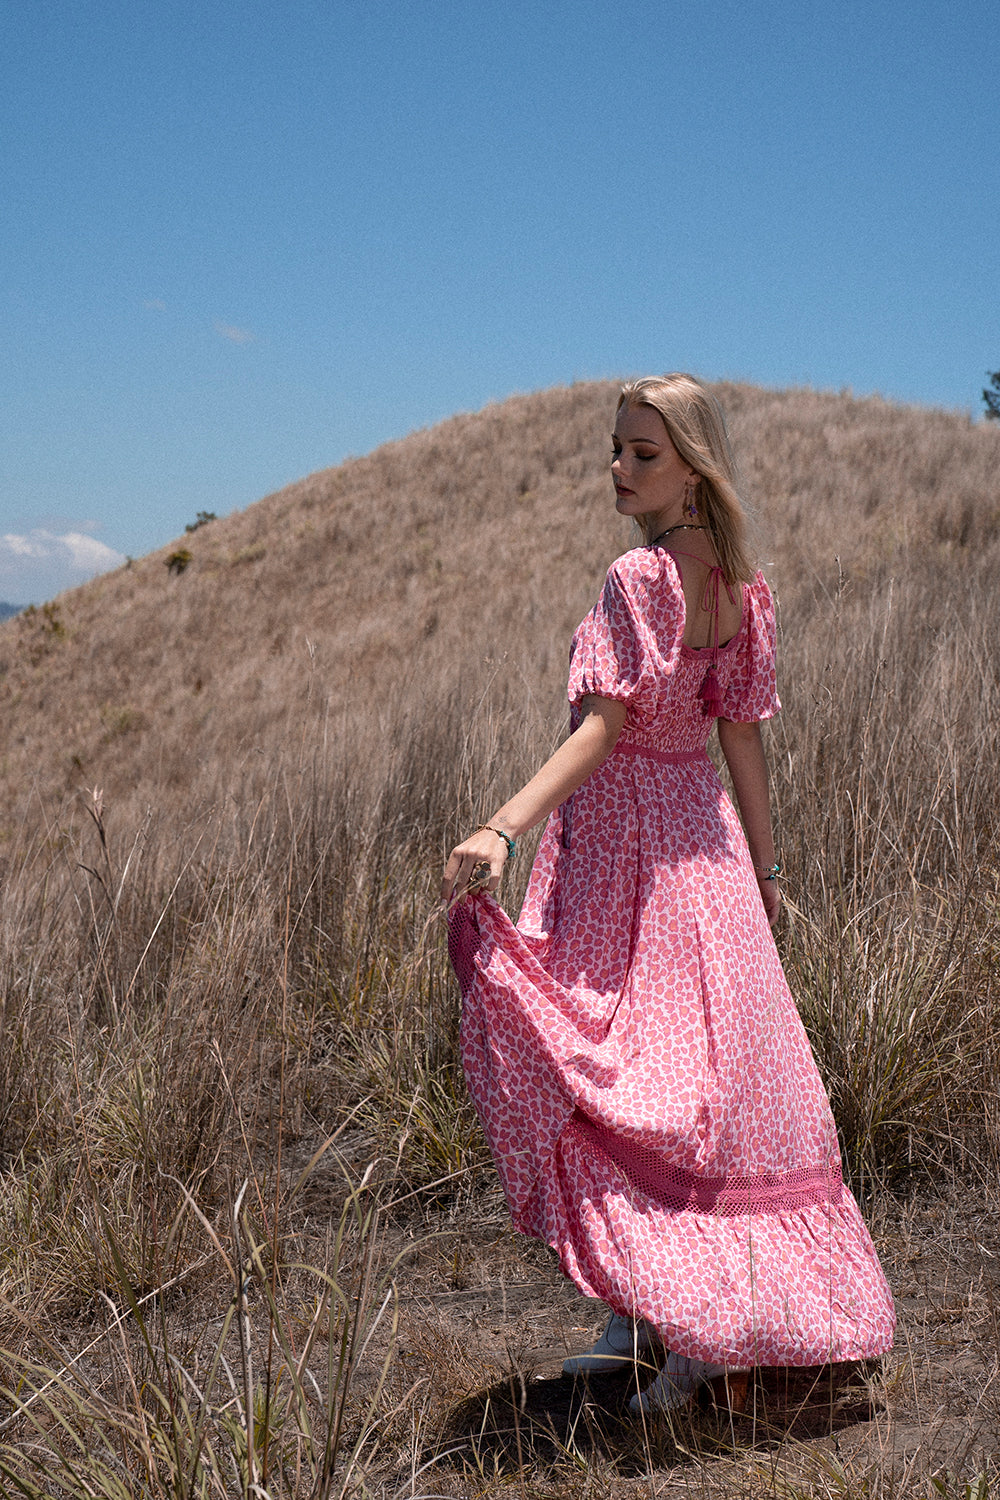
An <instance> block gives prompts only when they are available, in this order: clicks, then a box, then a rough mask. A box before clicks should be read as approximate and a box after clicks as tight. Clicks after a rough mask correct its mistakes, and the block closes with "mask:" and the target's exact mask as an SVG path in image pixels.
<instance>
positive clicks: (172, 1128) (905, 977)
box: [0, 384, 1000, 1500]
mask: <svg viewBox="0 0 1000 1500" xmlns="http://www.w3.org/2000/svg"><path fill="white" fill-rule="evenodd" d="M615 390H616V388H615V387H614V386H613V385H611V384H581V385H575V386H572V387H569V388H565V389H554V390H550V391H545V392H541V393H539V394H536V395H532V396H521V397H516V398H514V399H512V400H510V401H507V402H505V403H503V404H501V405H496V406H491V407H488V408H487V409H485V410H484V411H482V412H480V413H477V414H474V415H464V416H458V417H455V418H453V419H451V420H450V421H448V422H445V423H442V424H441V425H440V426H438V427H436V428H433V429H431V430H428V431H426V432H419V433H414V434H413V435H411V436H410V437H407V438H405V439H403V440H402V441H400V442H396V443H391V444H388V445H386V446H385V447H383V448H381V449H379V450H378V451H377V452H375V453H373V454H371V455H369V456H368V457H365V458H358V459H352V460H349V461H348V462H346V463H344V464H342V465H340V466H339V467H338V468H336V469H331V470H328V471H325V472H323V473H319V474H315V475H312V476H311V477H309V478H308V479H304V480H302V481H301V482H299V483H298V484H295V485H292V486H291V487H289V488H288V489H286V490H284V491H282V492H280V493H279V494H276V495H272V496H269V497H267V498H266V499H264V500H262V501H260V502H259V503H258V504H257V505H254V506H251V507H250V508H249V509H248V510H247V511H245V512H243V513H241V514H236V515H232V516H230V517H228V518H226V519H224V520H220V521H213V522H211V523H210V524H208V525H206V526H204V527H201V528H200V529H198V530H197V531H195V532H193V533H192V534H191V535H190V536H186V537H185V538H183V539H181V540H179V541H178V542H177V543H175V544H173V545H172V546H171V547H169V548H166V549H164V550H163V551H161V552H159V553H155V554H152V555H151V556H149V557H146V558H143V559H140V560H137V561H135V562H133V563H130V564H129V565H128V566H127V567H125V568H123V569H121V570H119V571H118V572H116V573H114V574H110V575H106V576H105V577H103V578H100V579H98V580H96V581H95V582H94V583H92V584H90V585H88V586H86V587H85V588H82V589H77V590H75V591H73V592H72V593H68V594H65V595H63V596H61V597H60V598H59V599H57V600H56V601H54V602H53V604H52V605H50V606H46V607H45V609H43V610H37V611H35V612H33V613H30V614H26V615H21V616H19V617H17V618H15V619H13V620H11V621H9V622H8V623H6V624H4V625H2V626H0V711H2V718H0V723H2V725H3V730H2V741H0V789H2V794H3V795H2V799H0V807H2V812H0V881H2V892H3V901H2V906H0V973H2V1002H3V1008H2V1013H0V1024H2V1027H3V1037H2V1046H0V1171H2V1174H3V1177H2V1184H0V1325H2V1326H0V1349H2V1351H3V1352H2V1353H0V1495H4V1496H6V1495H11V1496H13V1495H18V1494H21V1495H30V1496H39V1497H41V1496H44V1497H49V1496H52V1497H64V1496H65V1497H70V1496H72V1497H78V1496H80V1497H82V1496H100V1497H111V1496H116V1497H120V1500H124V1497H129V1500H131V1497H133V1496H141V1497H146V1496H149V1497H164V1500H165V1497H167V1496H169V1497H172V1500H173V1497H183V1500H188V1497H192V1500H193V1497H196V1496H197V1497H202V1496H204V1497H209V1496H219V1497H222V1496H226V1497H228V1496H236V1495H247V1496H249V1495H258V1496H270V1497H275V1500H277V1497H279V1496H281V1497H296V1500H298V1497H306V1496H308V1497H316V1500H320V1497H326V1496H331V1497H332V1496H372V1497H376V1496H377V1497H386V1500H388V1497H390V1496H392V1497H396V1496H398V1497H404V1496H409V1497H417V1496H432V1495H441V1496H471V1495H481V1494H482V1495H495V1496H503V1497H507V1496H511V1497H514V1496H517V1497H525V1496H531V1497H539V1500H541V1497H545V1500H548V1497H553V1500H554V1497H563V1496H566V1497H569V1496H574V1497H575V1496H588V1497H590V1496H593V1497H605V1496H607V1497H611V1496H615V1497H617V1496H627V1497H640V1496H642V1497H645V1496H653V1495H672V1494H675V1493H680V1492H683V1493H688V1492H692V1493H697V1494H699V1495H706V1496H708V1495H711V1496H715V1495H719V1496H723V1495H724V1496H737V1495H738V1496H743V1495H750V1496H758V1495H760V1496H764V1495H775V1496H782V1497H800V1496H801V1497H806V1496H838V1497H839V1496H843V1497H855V1496H857V1497H860V1496H866V1497H886V1500H888V1497H894V1500H895V1497H900V1500H903V1497H926V1500H933V1497H936V1496H944V1497H946V1500H986V1497H987V1496H988V1495H989V1494H992V1493H994V1492H995V1490H996V1488H997V1486H998V1485H1000V1465H998V1458H997V1455H998V1453H1000V1357H998V1349H1000V1338H998V1316H1000V1227H998V1210H1000V1190H998V1167H1000V1025H998V1021H1000V986H998V973H997V965H998V957H1000V843H998V826H1000V812H998V800H997V759H998V757H997V749H996V728H995V726H996V724H997V722H998V719H1000V602H998V595H997V587H996V582H995V580H996V578H997V576H998V571H1000V431H998V430H997V428H996V426H991V425H976V424H973V423H972V422H971V421H970V420H969V419H968V418H966V417H964V416H962V415H959V414H956V413H948V412H941V411H931V410H920V409H916V408H910V407H904V406H898V405H893V404H890V403H888V402H885V401H882V400H879V399H877V398H872V399H865V400H856V399H854V398H852V397H851V396H850V395H849V394H841V395H833V394H819V393H816V392H812V391H808V390H793V391H765V390H761V389H757V388H755V387H751V386H741V385H724V386H720V387H719V388H718V390H719V394H720V396H721V398H722V400H723V403H724V405H725V406H726V409H727V412H728V413H729V416H730V421H731V427H732V430H733V437H734V441H735V444H736V448H737V452H738V455H739V456H740V458H741V461H742V466H743V469H744V473H745V478H746V489H747V492H748V495H749V496H750V499H751V501H752V502H753V505H754V508H755V511H756V517H757V528H758V536H759V548H760V555H761V558H762V561H763V563H764V566H765V570H766V572H767V574H768V577H769V579H770V581H771V584H772V587H773V588H774V591H775V594H776V597H777V600H778V605H779V621H780V658H779V673H780V687H781V692H782V698H783V701H784V705H785V707H784V712H783V714H782V715H781V717H780V719H779V720H777V721H776V722H775V724H774V726H773V727H772V728H771V729H770V730H769V731H768V740H769V745H770V751H771V756H772V764H773V772H774V776H773V780H774V793H775V803H776V811H777V821H778V830H779V844H780V848H781V851H782V858H783V861H784V865H785V869H786V872H787V877H788V878H787V881H786V883H785V892H786V897H787V902H786V910H785V915H784V916H783V918H782V924H781V929H780V932H779V946H780V947H781V949H782V954H783V958H784V960H785V964H786V969H787V971H788V974H789V979H790V983H791V985H792V989H793V992H794V993H795V994H796V997H797V998H798V1000H799V1002H800V1005H801V1008H802V1013H803V1016H804V1019H805V1021H806V1024H807V1026H808V1028H809V1031H810V1035H811V1036H812V1038H813V1042H814V1045H815V1047H816V1050H817V1055H818V1057H819V1060H820V1065H821V1068H822V1070H823V1073H824V1076H825V1078H826V1080H827V1083H828V1086H829V1089H830V1093H831V1098H832V1100H833V1104H834V1110H835V1114H836V1116H837V1120H838V1125H839V1127H840V1130H841V1138H842V1143H843V1149H844V1161H845V1168H846V1170H847V1173H848V1176H849V1178H850V1181H851V1183H852V1186H853V1187H854V1189H855V1191H856V1193H857V1194H858V1195H859V1197H860V1198H861V1200H862V1202H863V1204H864V1207H865V1210H866V1213H867V1215H868V1217H869V1223H870V1226H871V1229H872V1233H873V1236H874V1238H875V1240H876V1243H877V1246H878V1248H879V1251H880V1254H881V1255H882V1257H883V1260H884V1264H885V1266H886V1269H887V1272H888V1274H889V1277H890V1280H891V1282H892V1285H893V1288H894V1291H895V1293H896V1295H897V1298H898V1304H899V1314H900V1329H899V1336H898V1340H897V1346H896V1349H895V1350H894V1352H893V1353H892V1355H891V1356H889V1357H888V1358H887V1359H886V1360H885V1361H884V1363H882V1364H881V1365H880V1366H879V1367H878V1368H871V1369H868V1368H865V1369H851V1370H845V1369H833V1370H829V1369H828V1370H822V1371H814V1372H808V1373H807V1374H801V1373H797V1374H796V1375H795V1376H794V1378H791V1377H786V1376H784V1375H783V1374H781V1373H780V1372H777V1371H761V1372H759V1375H758V1379H757V1381H756V1384H755V1388H754V1390H753V1393H752V1399H751V1403H750V1405H749V1407H748V1410H747V1413H746V1414H745V1415H743V1416H740V1417H736V1418H731V1417H729V1416H724V1415H722V1414H719V1413H716V1412H713V1411H704V1410H696V1411H693V1412H691V1413H686V1414H685V1415H684V1416H683V1417H682V1418H679V1419H676V1420H675V1421H674V1422H673V1424H672V1425H671V1424H669V1423H667V1422H665V1421H664V1422H658V1423H654V1424H652V1425H650V1426H648V1427H645V1428H642V1427H639V1426H637V1424H636V1423H635V1422H634V1421H633V1420H629V1419H628V1418H627V1405H626V1401H627V1395H628V1382H627V1381H622V1380H619V1381H617V1382H616V1381H605V1382H603V1383H602V1382H594V1383H592V1385H591V1387H590V1389H589V1390H584V1391H580V1390H576V1391H574V1390H573V1389H572V1387H571V1384H570V1382H567V1381H564V1380H561V1379H559V1378H558V1371H559V1365H560V1363H561V1359H562V1357H563V1353H564V1351H565V1350H566V1349H568V1348H578V1347H581V1345H582V1344H583V1343H584V1342H589V1335H590V1333H591V1332H592V1331H593V1330H595V1329H596V1327H597V1326H598V1324H599V1323H600V1321H601V1310H600V1309H599V1308H597V1307H594V1306H592V1305H591V1304H588V1303H585V1302H583V1301H582V1300H581V1299H580V1298H578V1297H577V1296H576V1294H575V1293H574V1292H573V1291H572V1289H571V1288H569V1287H568V1286H567V1285H566V1284H565V1283H564V1282H563V1281H562V1280H561V1277H560V1276H559V1273H558V1270H557V1268H556V1267H555V1265H554V1261H553V1258H552V1256H551V1255H550V1254H549V1252H548V1251H547V1250H545V1249H543V1248H542V1247H540V1246H537V1245H534V1244H532V1243H529V1242H526V1241H523V1240H519V1239H518V1238H517V1237H515V1236H514V1235H513V1234H512V1232H511V1231H510V1229H509V1227H508V1223H507V1219H506V1214H505V1210H504V1206H503V1202H502V1199H501V1198H500V1196H499V1191H498V1188H497V1185H496V1179H495V1177H494V1174H493V1171H492V1168H491V1166H490V1163H489V1160H488V1156H487V1154H486V1152H485V1149H484V1146H483V1142H482V1139H481V1136H480V1133H479V1129H478V1126H477V1123H476V1121H475V1118H474V1116H473V1114H472V1112H471V1109H470V1106H469V1103H468V1100H467V1098H466V1096H465V1093H464V1089H463V1085H462V1081H461V1076H460V1070H459V1068H458V1064H457V1054H456V1039H457V1024H458V997H457V990H456V986H455V984H454V981H453V980H452V977H451V975H450V971H449V969H448V966H447V962H446V958H445V955H444V949H443V942H442V924H441V921H440V918H439V915H438V913H437V908H436V905H435V892H436V886H437V882H438V878H439V870H440V864H441V860H442V857H443V854H444V852H445V851H446V850H447V849H448V848H449V847H450V845H451V843H452V842H453V841H454V839H455V837H456V836H457V835H458V834H459V833H460V832H463V831H465V830H466V829H467V828H468V827H469V825H470V823H472V822H478V821H479V815H480V814H481V813H482V812H483V811H484V810H486V809H489V808H490V807H491V806H493V805H495V804H496V803H497V802H498V801H499V800H500V799H501V798H502V797H504V796H506V795H508V794H509V792H510V791H511V790H513V788H514V787H515V786H516V785H518V784H519V783H520V781H521V780H523V779H524V778H525V776H526V774H527V773H528V772H530V770H531V769H532V768H533V767H534V766H535V765H536V764H537V763H538V761H539V759H540V758H541V757H542V756H543V755H544V754H545V753H547V751H548V750H550V749H551V748H552V747H553V746H554V744H555V743H557V741H558V739H559V737H560V736H561V734H562V733H563V732H564V730H565V717H566V715H565V703H564V699H563V686H564V676H565V668H566V659H567V649H568V642H569V636H570V633H571V630H572V628H573V626H574V625H575V624H576V622H577V620H578V619H579V618H580V616H581V615H582V614H583V613H584V612H585V610H586V609H587V608H588V607H589V605H590V603H591V602H592V601H593V599H594V597H595V596H596V594H597V591H598V589H599V588H600V584H601V581H602V579H603V575H604V571H605V569H606V567H607V565H608V563H609V561H610V560H611V559H612V557H614V556H615V555H616V553H618V552H620V551H621V550H623V548H624V547H626V546H628V545H630V544H631V543H630V537H629V535H628V533H627V531H625V530H623V529H622V523H621V522H620V521H619V520H618V519H617V517H616V516H615V514H614V508H613V494H612V491H611V486H610V482H609V477H608V465H609V437H610V429H611V425H612V420H613V411H614V397H615ZM182 549H184V550H186V551H187V552H188V553H189V554H190V557H189V560H187V562H186V565H185V566H184V567H183V569H182V570H178V566H177V563H176V562H175V565H174V567H173V568H171V567H169V566H168V563H169V561H170V559H171V558H172V557H174V555H175V554H177V553H179V552H181V551H182ZM526 873H527V869H526V861H523V857H522V859H519V860H518V863H517V866H516V867H515V869H514V871H512V875H511V881H510V885H509V887H508V888H507V890H506V891H505V896H504V899H505V900H506V901H507V902H508V904H509V905H510V907H511V909H514V908H516V905H517V901H518V894H519V890H520V889H521V888H523V882H524V879H525V876H526Z"/></svg>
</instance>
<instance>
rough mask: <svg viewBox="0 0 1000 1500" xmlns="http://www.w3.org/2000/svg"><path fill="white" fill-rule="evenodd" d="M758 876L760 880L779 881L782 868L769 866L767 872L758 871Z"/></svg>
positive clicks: (775, 865)
mask: <svg viewBox="0 0 1000 1500" xmlns="http://www.w3.org/2000/svg"><path fill="white" fill-rule="evenodd" d="M756 874H757V879H758V880H777V878H778V876H779V875H780V874H781V866H780V865H779V864H773V865H768V867H767V869H766V870H758V871H757V872H756Z"/></svg>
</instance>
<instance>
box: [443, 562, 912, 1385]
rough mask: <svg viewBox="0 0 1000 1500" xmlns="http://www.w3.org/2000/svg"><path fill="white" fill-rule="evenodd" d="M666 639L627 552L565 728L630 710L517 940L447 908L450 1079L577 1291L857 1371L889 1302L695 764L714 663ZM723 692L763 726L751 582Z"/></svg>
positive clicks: (738, 1357) (576, 654)
mask: <svg viewBox="0 0 1000 1500" xmlns="http://www.w3.org/2000/svg"><path fill="white" fill-rule="evenodd" d="M683 629H684V595H683V590H682V588H681V583H680V578H679V574H678V572H677V566H676V563H675V561H674V559H673V557H671V555H670V554H669V553H668V552H667V551H665V550H664V549H650V548H637V549H635V550H634V551H632V552H629V553H626V554H625V555H624V556H623V557H621V558H619V559H618V560H617V562H615V563H614V564H613V565H612V567H611V569H610V570H609V573H608V577H607V580H606V582H605V585H604V589H603V590H602V593H601V597H600V599H599V601H598V603H597V604H596V605H595V607H594V609H593V610H591V612H590V614H588V616H587V617H586V619H585V620H584V621H583V623H582V624H581V625H580V627H579V629H578V630H577V632H576V634H575V636H574V638H573V651H572V659H571V668H570V681H569V695H570V701H571V703H572V704H573V705H574V714H575V713H576V708H577V706H578V705H579V702H580V699H581V698H582V697H583V696H584V695H585V694H588V693H591V694H598V695H600V696H603V697H608V698H616V699H619V700H621V701H623V702H625V703H626V704H627V705H628V715H627V718H626V723H625V728H624V729H623V731H622V734H621V736H620V738H619V742H618V745H617V746H616V748H615V750H614V751H613V753H612V754H611V755H610V756H609V757H608V759H607V760H606V761H605V762H604V764H603V765H601V766H600V767H599V768H598V769H597V770H596V771H595V772H594V773H593V774H592V775H591V776H590V777H589V778H588V779H587V781H586V782H584V784H583V785H582V786H581V787H580V788H579V790H578V791H577V792H576V793H575V794H574V795H573V797H571V798H570V799H569V801H568V802H567V803H566V804H564V805H563V807H561V808H559V809H558V810H557V811H556V812H555V813H553V815H552V817H551V818H550V820H549V823H548V825H547V827H546V829H545V832H544V834H543V836H542V841H541V844H540V846H539V851H538V856H537V858H536V861H535V865H534V868H533V870H532V874H531V880H530V883H529V887H528V891H527V895H526V898H525V902H524V906H523V909H522V912H521V916H520V919H519V921H518V923H517V926H516V927H515V926H514V925H513V924H512V923H511V922H510V920H509V918H508V917H507V916H506V915H505V913H504V912H503V911H502V910H501V908H500V907H499V906H498V905H497V904H496V903H495V902H494V901H493V900H492V899H491V898H490V897H488V896H485V895H479V896H475V897H472V898H469V899H468V900H466V901H465V902H463V903H462V904H461V905H460V906H458V907H456V908H455V910H454V911H453V913H452V918H451V927H450V939H451V949H452V958H453V961H454V964H455V968H456V972H457V973H458V975H459V979H460V982H461V985H462V990H463V996H464V1010H463V1018H462V1034H461V1043H462V1062H463V1066H464V1068H465V1075H466V1079H467V1082H468V1086H469V1090H470V1092H471V1094H472V1096H473V1099H474V1100H475V1103H476V1107H477V1109H478V1111H479V1115H480V1118H481V1120H482V1123H483V1128H484V1130H485V1132H486V1135H487V1138H488V1140H489V1143H490V1146H491V1149H492V1151H493V1155H494V1159H495V1161H496V1164H497V1169H498V1171H499V1173H500V1177H501V1180H502V1182H503V1186H504V1190H505V1192H506V1194H507V1199H508V1203H509V1205H510V1209H511V1213H512V1216H513V1220H514V1224H515V1226H516V1227H517V1228H518V1229H519V1230H521V1231H522V1232H523V1233H525V1234H530V1235H534V1236H536V1237H538V1238H540V1239H542V1240H544V1241H545V1242H546V1243H547V1244H549V1245H551V1246H552V1247H553V1248H554V1249H555V1250H556V1251H558V1254H559V1257H560V1261H561V1263H562V1266H563V1269H564V1271H565V1272H566V1274H567V1275H568V1276H570V1277H571V1278H572V1280H573V1281H574V1282H575V1283H576V1285H577V1286H578V1287H579V1289H580V1290H581V1292H583V1293H584V1294H585V1295H587V1296H592V1297H600V1298H601V1299H603V1300H604V1301H605V1302H607V1303H608V1304H609V1305H610V1306H611V1307H612V1308H613V1309H614V1310H615V1311H616V1312H618V1313H621V1314H624V1315H631V1316H637V1317H643V1318H646V1319H648V1321H649V1322H650V1323H651V1324H653V1325H654V1326H655V1327H656V1328H657V1329H658V1330H659V1332H660V1334H661V1335H662V1336H663V1338H664V1340H665V1342H666V1343H667V1345H668V1346H669V1348H671V1349H672V1350H673V1351H674V1352H675V1353H677V1354H682V1355H687V1356H690V1357H693V1358H696V1359H703V1360H707V1361H709V1362H711V1363H728V1364H730V1365H733V1364H737V1365H757V1364H772V1365H812V1364H820V1363H824V1362H826V1361H828V1360H849V1359H863V1358H868V1357H871V1356H873V1355H875V1354H877V1353H879V1352H881V1351H882V1350H884V1349H886V1348H887V1347H888V1346H889V1345H890V1344H891V1342H892V1336H893V1329H894V1313H893V1305H892V1298H891V1295H890V1293H889V1289H888V1287H887V1285H886V1282H885V1278H884V1276H883V1275H882V1270H881V1267H880V1266H879V1263H878V1260H877V1258H876V1255H875V1251H874V1249H873V1247H872V1243H871V1240H870V1238H869V1235H868V1232H867V1230H866V1228H865V1226H864V1223H863V1221H862V1219H861V1215H860V1213H859V1211H858V1208H857V1205H856V1204H855V1202H854V1199H853V1198H852V1197H851V1195H850V1193H849V1192H848V1191H847V1189H846V1188H845V1187H844V1186H843V1184H842V1181H841V1175H840V1159H839V1153H838V1147H837V1136H836V1129H835V1126H834V1121H833V1117H832V1115H831V1113H830V1107H829V1103H828V1100H827V1097H826V1093H825V1090H824V1088H823V1085H822V1082H821V1080H820V1077H819V1074H818V1072H817V1069H816V1065H815V1062H814V1060H813V1057H812V1052H811V1050H810V1047H809V1042H808V1039H807V1037H806V1034H805V1031H804V1029H803V1026H802V1022H801V1020H800V1018H799V1015H798V1012H797V1010H796V1008H795V1004H794V1002H793V1000H792V997H791V995H790V993H789V990H788V986H787V984H786V983H785V978H784V974H783V972H782V969H781V964H780V962H779V959H778V955H777V951H776V949H775V946H774V941H773V939H772V936H771V932H770V929H769V927H768V925H767V921H766V918H765V915H764V910H763V906H762V903H761V899H760V893H759V890H758V886H757V880H756V876H755V874H754V871H753V867H752V864H751V861H750V855H749V851H748V849H747V846H746V841H745V839H744V836H743V832H742V828H741V826H740V823H739V819H738V818H737V816H736V813H735V811H734V809H733V807H732V805H731V803H730V802H729V800H728V798H727V796H726V794H725V792H724V790H723V787H722V784H721V782H720V781H719V778H718V776H717V774H716V772H715V769H714V767H713V766H712V763H711V761H710V759H709V758H708V755H707V753H706V749H705V747H706V743H707V739H708V734H709V731H710V729H711V721H710V720H709V719H708V718H706V717H705V714H704V711H703V708H702V704H701V702H700V701H699V699H698V690H699V688H700V686H701V683H702V681H703V679H704V674H705V671H706V669H707V666H708V663H709V661H710V659H711V653H709V652H705V651H694V650H691V649H689V648H688V647H686V646H685V645H684V644H683V642H682V633H683ZM717 676H718V682H719V687H720V690H721V693H722V701H723V706H724V707H723V711H724V715H725V717H726V718H728V719H732V720H742V721H747V722H756V721H758V720H760V719H764V718H768V717H770V716H771V715H772V714H773V713H775V712H776V711H777V709H778V707H779V703H778V698H777V693H776V690H775V677H774V613H773V605H772V601H771V596H770V593H769V591H768V588H767V585H766V583H765V582H764V579H763V577H762V576H761V575H759V574H758V576H757V578H756V579H755V581H754V582H753V583H752V584H748V585H745V586H744V588H743V614H742V623H741V625H740V629H739V631H738V633H737V635H736V636H734V638H733V639H732V640H731V641H730V642H729V643H728V644H727V645H725V646H723V647H722V648H721V649H720V650H719V652H718V661H717Z"/></svg>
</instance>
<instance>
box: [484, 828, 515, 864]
mask: <svg viewBox="0 0 1000 1500" xmlns="http://www.w3.org/2000/svg"><path fill="white" fill-rule="evenodd" d="M484 831H485V832H486V833H495V834H496V836H497V838H498V839H503V841H504V843H505V844H506V846H507V858H508V859H513V858H514V856H515V854H516V853H517V845H516V844H515V842H514V840H513V839H512V838H511V836H510V834H509V833H504V831H503V829H502V828H494V827H493V824H492V823H480V825H479V827H478V828H477V829H476V832H477V833H483V832H484Z"/></svg>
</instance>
